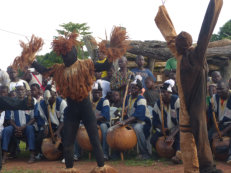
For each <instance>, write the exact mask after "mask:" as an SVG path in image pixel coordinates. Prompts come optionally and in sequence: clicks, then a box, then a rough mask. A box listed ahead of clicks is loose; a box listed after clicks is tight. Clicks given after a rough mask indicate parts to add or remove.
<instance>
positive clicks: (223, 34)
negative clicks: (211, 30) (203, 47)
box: [210, 20, 231, 41]
mask: <svg viewBox="0 0 231 173" xmlns="http://www.w3.org/2000/svg"><path fill="white" fill-rule="evenodd" d="M225 38H226V39H231V20H229V21H228V22H226V23H225V24H224V25H223V26H222V27H221V28H220V31H219V32H218V34H213V35H212V37H211V40H210V41H217V40H222V39H225Z"/></svg>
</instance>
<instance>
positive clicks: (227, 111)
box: [208, 80, 231, 164]
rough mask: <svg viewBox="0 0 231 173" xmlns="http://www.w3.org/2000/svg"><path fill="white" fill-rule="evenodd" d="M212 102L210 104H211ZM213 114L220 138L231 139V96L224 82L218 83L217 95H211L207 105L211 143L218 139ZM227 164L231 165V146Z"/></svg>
mask: <svg viewBox="0 0 231 173" xmlns="http://www.w3.org/2000/svg"><path fill="white" fill-rule="evenodd" d="M211 102H212V104H211ZM213 111H214V112H215V115H216V118H217V122H218V127H219V130H220V132H221V136H229V137H231V94H230V92H229V88H228V84H227V83H226V82H224V81H222V80H221V81H218V83H217V94H215V95H213V97H212V98H211V99H210V103H209V110H208V112H209V118H208V121H209V125H210V128H209V133H208V135H209V140H210V142H212V141H213V139H214V138H218V132H217V131H216V128H215V126H214V121H213V115H212V112H213ZM227 163H228V164H231V145H230V148H229V157H228V160H227Z"/></svg>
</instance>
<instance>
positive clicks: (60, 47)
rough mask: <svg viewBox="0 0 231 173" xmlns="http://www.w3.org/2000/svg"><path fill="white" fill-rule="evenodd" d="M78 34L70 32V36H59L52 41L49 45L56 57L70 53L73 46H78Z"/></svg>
mask: <svg viewBox="0 0 231 173" xmlns="http://www.w3.org/2000/svg"><path fill="white" fill-rule="evenodd" d="M77 37H78V34H77V33H76V32H72V33H70V34H66V36H65V37H63V36H59V37H57V38H55V39H54V40H53V42H52V43H51V45H52V47H53V50H54V51H55V52H56V53H57V54H58V55H66V54H67V53H68V52H69V51H71V49H72V47H73V46H77V45H79V44H80V42H78V41H77V40H76V38H77Z"/></svg>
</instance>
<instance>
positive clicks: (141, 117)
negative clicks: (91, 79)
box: [118, 75, 151, 160]
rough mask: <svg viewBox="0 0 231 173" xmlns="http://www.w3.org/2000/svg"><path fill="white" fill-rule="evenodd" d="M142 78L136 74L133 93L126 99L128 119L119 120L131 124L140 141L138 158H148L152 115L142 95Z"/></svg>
mask: <svg viewBox="0 0 231 173" xmlns="http://www.w3.org/2000/svg"><path fill="white" fill-rule="evenodd" d="M141 80H142V78H141V76H140V75H139V77H137V76H136V79H135V81H133V82H132V83H131V95H129V96H128V97H127V99H126V103H125V106H126V107H127V115H126V119H125V120H123V121H120V122H118V124H120V125H125V124H131V125H132V127H133V129H134V131H135V133H136V136H137V142H138V148H139V151H140V154H139V155H138V156H137V159H141V160H147V159H149V158H150V155H149V152H148V148H147V142H146V139H147V138H148V137H149V135H150V128H151V116H150V114H149V111H148V108H147V103H146V99H145V98H144V97H143V96H141V95H140V93H141V89H142V88H143V87H142V82H141Z"/></svg>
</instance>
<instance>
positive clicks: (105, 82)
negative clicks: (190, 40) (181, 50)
mask: <svg viewBox="0 0 231 173" xmlns="http://www.w3.org/2000/svg"><path fill="white" fill-rule="evenodd" d="M101 61H102V60H101ZM144 62H145V60H144V57H143V56H141V55H138V56H137V57H136V64H137V68H134V69H128V68H127V63H128V62H127V58H126V57H125V56H123V57H121V58H120V59H119V60H118V66H119V67H118V69H115V67H114V66H113V65H112V66H111V67H110V68H109V69H108V70H107V71H103V72H95V83H94V85H93V86H92V91H91V94H90V96H91V102H92V108H93V110H94V112H95V117H96V120H97V125H98V126H99V127H100V130H101V132H102V142H101V144H102V148H103V153H104V160H106V161H107V160H110V159H111V158H113V157H116V154H115V155H114V154H111V153H110V152H109V148H110V147H109V146H108V144H107V131H108V129H109V128H110V127H112V126H114V125H121V126H123V125H126V124H129V125H130V126H131V127H133V129H134V131H135V134H136V136H137V145H138V154H137V159H142V160H146V159H151V158H152V157H151V156H152V154H153V153H152V152H155V150H157V148H156V147H157V142H158V140H159V138H161V137H162V136H165V137H166V138H165V142H166V143H173V145H172V147H173V149H174V150H175V155H174V156H173V157H172V158H171V160H172V161H173V162H174V163H181V162H182V158H181V151H180V133H179V108H180V101H179V97H178V91H177V85H176V82H175V80H176V79H175V76H176V61H174V58H171V59H170V61H168V62H167V64H166V67H165V71H164V74H163V75H164V76H165V79H166V80H165V81H163V82H161V83H160V82H158V83H157V81H156V77H155V76H154V75H153V73H152V72H151V71H150V70H149V69H146V68H145V67H144ZM0 79H1V81H0V83H1V86H0V96H9V97H12V98H14V97H17V98H18V99H24V98H25V97H27V95H28V94H29V93H30V94H31V95H32V96H33V99H34V103H35V107H34V110H28V111H25V110H14V111H12V110H5V111H2V112H1V117H0V136H1V143H2V153H3V157H2V163H3V164H4V163H6V162H7V161H8V160H9V158H14V157H16V156H17V154H18V153H19V152H20V148H19V143H20V141H21V140H22V141H24V142H25V143H26V144H27V149H28V150H29V151H30V157H29V158H28V163H34V162H35V161H36V160H41V159H43V158H44V155H43V152H42V149H41V146H42V142H43V139H44V138H47V137H49V136H51V135H53V136H55V137H58V138H60V139H62V138H63V124H64V118H65V109H66V107H67V102H66V100H65V98H63V96H62V95H61V94H60V93H59V88H56V85H55V82H54V81H52V78H49V79H48V78H44V77H43V76H42V75H41V74H39V73H38V72H37V71H36V70H35V69H34V68H28V69H27V70H26V72H25V73H24V74H23V75H21V77H19V74H18V71H17V70H15V69H13V68H12V67H11V66H9V67H8V68H7V72H5V71H3V70H1V71H0ZM207 86H208V92H207V93H208V94H207V98H206V104H207V127H208V134H209V136H208V137H209V141H210V144H211V145H212V142H213V140H214V139H216V138H218V137H219V134H218V132H217V130H216V128H215V124H214V117H213V113H214V112H215V115H216V119H217V120H216V121H217V123H218V126H219V129H220V132H221V135H222V136H229V137H231V96H230V95H231V91H230V90H231V79H230V80H229V81H224V80H223V79H222V76H221V74H220V72H219V71H213V72H212V73H211V77H209V78H208V85H207ZM126 88H128V91H127V92H126ZM123 100H125V103H124V105H125V107H124V108H125V109H124V110H125V111H124V114H123V115H122V109H123ZM80 123H81V121H80ZM51 129H52V130H51ZM51 133H52V134H51ZM153 148H154V150H153ZM59 149H60V151H62V144H61V145H60V146H59ZM221 152H227V154H228V158H227V163H229V164H231V145H230V146H229V148H227V149H226V150H224V149H223V150H222V151H221ZM81 155H82V152H81V147H80V146H79V145H78V141H77V140H76V141H75V152H74V158H73V160H79V159H80V158H81ZM60 159H62V158H60ZM62 162H65V159H62Z"/></svg>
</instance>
